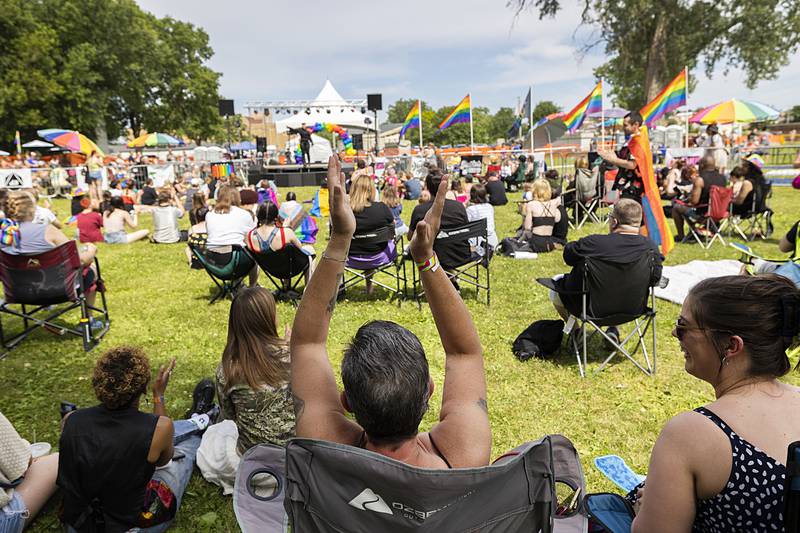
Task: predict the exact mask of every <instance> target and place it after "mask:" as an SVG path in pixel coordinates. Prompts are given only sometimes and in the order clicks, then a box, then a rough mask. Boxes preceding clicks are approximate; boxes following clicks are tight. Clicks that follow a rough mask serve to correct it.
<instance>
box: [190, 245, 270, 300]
mask: <svg viewBox="0 0 800 533" xmlns="http://www.w3.org/2000/svg"><path fill="white" fill-rule="evenodd" d="M189 250H191V252H192V255H193V256H195V257H196V258H197V260H198V261H199V262H200V264H201V265H203V269H204V270H205V271H206V273H207V274H208V277H210V278H211V280H212V281H213V282H214V284H215V285H216V286H217V289H218V291H217V293H216V294H214V296H213V297H212V298H211V300H210V301H209V302H208V303H209V305H211V304H213V303H214V302H216V301H217V300H219V299H221V298H225V297H228V296H230V297H231V298H233V296H234V295H235V294H236V291H238V290H239V288H240V287H241V286H242V282H243V281H244V278H245V277H246V276H247V275H248V274H249V273H250V271H251V270H252V269H253V267H254V266H255V261H254V260H253V258H252V257H251V256H250V255H249V254H248V253H247V252H246V251H245V249H244V248H242V247H241V246H239V245H233V246H231V259H230V261H228V262H227V263H224V264H221V263H219V262H218V260H217V259H216V257H215V256H216V255H221V254H215V253H214V252H212V251H210V250H208V248H201V247H199V246H196V245H195V244H192V243H189Z"/></svg>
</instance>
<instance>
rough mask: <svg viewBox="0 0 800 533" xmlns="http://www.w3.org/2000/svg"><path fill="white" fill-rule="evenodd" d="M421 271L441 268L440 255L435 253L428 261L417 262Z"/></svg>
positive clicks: (432, 270)
mask: <svg viewBox="0 0 800 533" xmlns="http://www.w3.org/2000/svg"><path fill="white" fill-rule="evenodd" d="M416 265H417V268H418V269H419V271H420V272H427V271H428V270H430V271H431V272H436V271H437V270H438V269H439V257H438V256H437V255H436V254H435V253H434V254H433V255H432V256H431V257H430V259H428V260H427V261H422V262H421V263H416Z"/></svg>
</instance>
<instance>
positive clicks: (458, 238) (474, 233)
mask: <svg viewBox="0 0 800 533" xmlns="http://www.w3.org/2000/svg"><path fill="white" fill-rule="evenodd" d="M488 234H489V233H488V229H487V226H486V219H483V218H482V219H479V220H475V221H473V222H469V223H467V224H464V225H463V226H458V227H455V228H441V229H439V234H438V235H437V236H436V240H435V241H434V243H433V250H434V252H435V251H436V247H437V245H441V244H445V243H453V242H464V241H467V242H470V248H482V250H483V254H480V253H478V252H477V251H476V250H473V251H472V252H471V253H470V255H468V256H467V257H464V258H463V260H462V262H461V263H460V264H459V265H457V266H449V268H448V269H446V270H445V273H446V274H447V277H448V278H449V279H450V280H451V281H456V282H463V283H466V284H468V285H472V286H473V287H475V298H476V299H480V290H481V289H483V290H485V291H486V305H491V302H492V292H491V277H490V275H489V263H490V262H491V259H492V252H493V250H491V248H490V247H489V240H488V239H489V238H488ZM472 243H475V244H472ZM481 270H483V271H484V272H485V273H486V276H485V281H483V280H481V278H482V277H483V276H481ZM411 271H412V280H413V283H412V290H413V292H414V299H416V301H417V306H419V307H421V306H422V303H421V302H422V297H423V296H424V295H425V291H424V290H423V289H422V278H421V277H420V276H419V273H418V272H417V268H416V266H415V267H414V268H412V269H411Z"/></svg>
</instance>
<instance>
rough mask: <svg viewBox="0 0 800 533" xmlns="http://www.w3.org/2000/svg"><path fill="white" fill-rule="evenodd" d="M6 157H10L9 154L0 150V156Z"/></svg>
mask: <svg viewBox="0 0 800 533" xmlns="http://www.w3.org/2000/svg"><path fill="white" fill-rule="evenodd" d="M6 155H11V154H9V153H8V152H6V151H5V150H0V156H6Z"/></svg>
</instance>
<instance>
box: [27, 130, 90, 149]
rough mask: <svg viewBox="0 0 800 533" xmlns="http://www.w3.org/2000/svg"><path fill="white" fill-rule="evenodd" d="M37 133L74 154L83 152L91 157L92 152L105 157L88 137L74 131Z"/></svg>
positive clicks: (42, 131) (44, 131)
mask: <svg viewBox="0 0 800 533" xmlns="http://www.w3.org/2000/svg"><path fill="white" fill-rule="evenodd" d="M36 133H38V134H39V137H41V138H43V139H45V140H46V141H49V142H51V143H53V144H55V145H58V146H60V147H61V148H66V149H67V150H71V151H73V152H81V153H84V154H86V155H90V154H91V153H92V152H97V153H98V154H100V155H104V154H103V151H102V150H101V149H100V148H99V147H98V146H97V145H96V144H95V143H94V141H93V140H91V139H90V138H89V137H87V136H86V135H84V134H82V133H79V132H77V131H72V130H60V129H49V130H38V131H37V132H36Z"/></svg>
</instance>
